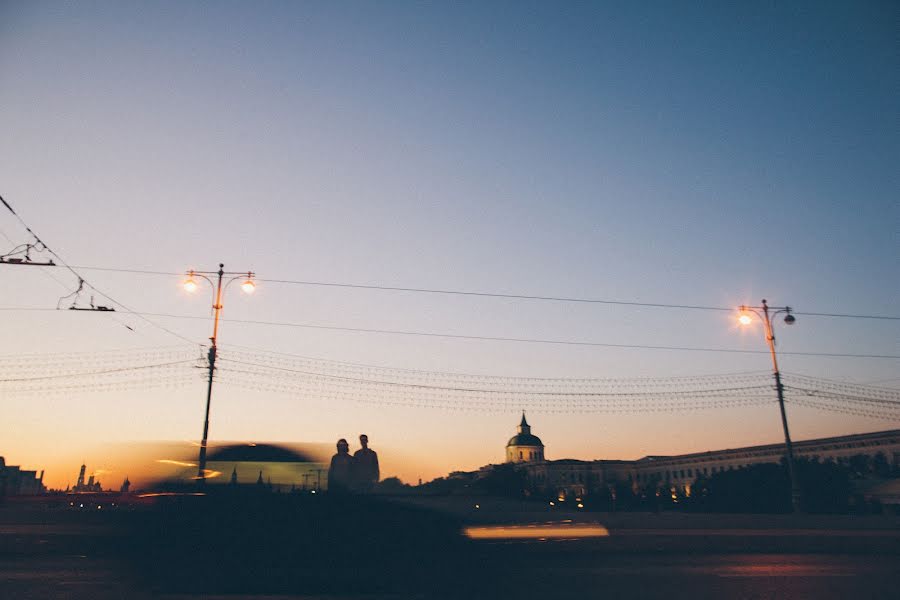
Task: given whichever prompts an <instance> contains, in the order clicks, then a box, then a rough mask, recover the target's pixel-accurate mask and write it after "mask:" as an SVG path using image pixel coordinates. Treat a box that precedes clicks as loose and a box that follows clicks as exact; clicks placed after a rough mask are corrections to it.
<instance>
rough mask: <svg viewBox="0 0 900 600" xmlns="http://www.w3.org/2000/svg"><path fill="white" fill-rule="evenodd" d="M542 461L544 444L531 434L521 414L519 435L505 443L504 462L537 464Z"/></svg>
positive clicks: (523, 415) (529, 427)
mask: <svg viewBox="0 0 900 600" xmlns="http://www.w3.org/2000/svg"><path fill="white" fill-rule="evenodd" d="M542 460H544V444H543V442H541V438H539V437H538V436H536V435H533V434H532V433H531V426H530V425H529V424H528V421H526V420H525V413H524V412H523V413H522V421H521V422H520V423H519V433H517V434H516V435H514V436H512V437H511V438H510V439H509V442H507V443H506V462H511V463H519V462H539V461H542Z"/></svg>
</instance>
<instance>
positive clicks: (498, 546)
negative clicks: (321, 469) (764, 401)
mask: <svg viewBox="0 0 900 600" xmlns="http://www.w3.org/2000/svg"><path fill="white" fill-rule="evenodd" d="M405 515H406V513H403V515H402V516H401V518H400V520H399V521H396V522H399V523H405V522H406V521H405V519H406V518H407V517H406V516H405ZM148 516H149V515H148V514H144V513H140V512H137V513H132V514H128V515H125V514H122V515H109V516H106V515H103V516H99V515H79V514H76V513H72V512H68V511H59V512H54V511H40V512H35V511H32V512H25V513H21V512H10V511H9V510H5V511H0V599H3V600H7V599H23V600H31V599H35V600H37V599H42V600H43V599H60V600H66V599H72V600H108V599H119V598H135V599H138V600H141V599H145V598H146V599H150V598H153V599H162V600H175V599H184V600H187V599H213V598H217V599H218V598H223V599H224V598H228V599H230V600H233V599H236V598H251V599H256V598H266V599H268V600H276V599H288V598H323V599H324V598H329V599H336V598H347V599H351V598H352V599H364V598H369V599H380V598H498V599H506V598H513V599H517V598H535V599H541V600H550V599H557V598H604V599H606V598H651V599H653V598H660V599H662V598H665V599H667V600H671V599H673V598H690V599H692V600H697V599H706V598H710V599H711V598H716V599H719V598H726V599H731V598H734V599H755V598H778V599H782V598H783V599H789V598H814V599H831V598H834V599H838V598H853V599H854V600H861V599H866V598H886V599H887V598H891V599H895V598H900V527H897V522H896V520H891V519H889V518H885V519H884V520H878V519H868V520H860V519H857V520H853V518H849V517H835V518H834V519H833V520H827V519H826V520H823V519H818V520H813V519H807V520H805V521H804V520H802V519H801V520H795V521H792V523H793V526H791V527H786V526H784V525H785V523H778V527H774V526H772V524H771V523H767V522H765V520H764V519H763V520H761V521H760V522H761V523H762V524H761V525H757V526H754V523H756V521H757V520H755V519H753V518H747V517H742V518H735V519H727V520H728V521H729V522H733V523H736V524H737V526H732V527H722V526H721V517H714V516H710V517H709V518H705V517H702V516H701V517H696V518H692V519H689V520H684V519H683V518H682V517H679V516H675V515H673V516H671V517H668V516H663V517H659V516H656V517H646V518H641V517H640V516H639V515H638V516H634V517H632V516H627V517H618V516H615V515H611V516H608V517H609V519H607V520H606V523H607V524H608V523H609V522H612V523H613V526H610V527H609V528H608V530H607V529H606V528H605V526H604V527H601V526H600V523H604V517H603V515H599V514H598V515H592V516H591V517H592V518H595V519H596V522H597V524H596V526H597V527H599V528H600V529H601V530H603V531H604V534H603V537H596V538H590V539H568V538H565V537H563V538H562V539H552V540H542V539H539V538H535V539H526V540H522V539H518V540H506V539H490V540H476V541H465V540H462V542H461V545H459V546H454V547H453V549H452V550H447V549H445V548H443V547H442V544H446V543H447V541H448V540H447V538H445V537H441V534H440V533H439V532H438V533H435V532H432V533H423V532H424V531H425V530H423V529H421V528H418V529H414V531H413V532H412V535H415V536H420V537H423V540H422V541H423V543H422V545H420V546H418V547H417V548H416V549H414V552H412V553H409V552H407V553H402V552H401V553H396V552H395V553H394V554H391V552H392V550H390V544H387V543H385V544H384V547H381V546H382V543H381V540H384V539H385V538H384V535H383V533H380V534H379V536H374V537H369V538H364V539H361V540H360V545H362V546H365V548H364V550H363V551H362V552H360V549H359V548H358V547H357V548H353V547H351V546H352V544H351V545H345V544H344V543H343V542H342V543H341V544H340V545H338V547H337V549H336V552H334V549H332V551H333V552H332V553H331V554H328V553H327V551H326V554H327V558H325V559H321V556H317V555H313V554H311V553H309V544H307V546H306V550H305V551H306V552H307V554H306V555H305V556H306V557H307V558H306V559H304V558H303V555H302V554H294V552H295V547H294V546H293V545H291V544H288V545H282V546H281V547H279V549H278V550H277V554H276V553H274V552H273V553H271V554H267V548H266V545H265V544H266V541H265V540H267V539H269V538H268V534H265V533H263V535H261V537H258V538H254V539H250V537H252V536H249V535H247V534H246V533H241V532H242V531H245V530H240V531H238V532H237V534H236V537H234V538H233V539H232V540H231V542H229V541H228V538H222V539H220V540H219V542H218V543H213V544H210V545H205V544H203V543H199V544H198V543H197V542H198V539H199V538H196V537H194V538H192V537H191V534H192V532H190V531H186V530H184V529H173V530H172V531H166V532H163V533H164V535H163V537H162V539H164V540H167V542H166V543H167V544H168V540H171V546H172V548H171V552H170V551H169V548H168V546H167V547H166V548H164V551H163V552H162V553H158V552H157V553H152V554H141V553H140V552H138V553H137V554H135V553H134V552H133V549H134V548H135V547H138V546H139V542H140V540H136V539H134V537H133V536H134V531H135V530H134V529H128V527H126V526H125V524H127V523H132V522H134V521H135V519H137V520H139V521H145V520H146V519H147V518H148ZM413 518H415V517H413ZM717 519H718V520H717ZM742 519H743V520H742ZM617 520H618V521H617ZM218 522H219V520H218V519H217V520H216V523H218ZM222 522H223V523H225V522H226V521H225V520H222ZM396 522H395V523H396ZM585 523H587V521H582V522H581V523H567V522H566V521H565V520H562V521H560V524H561V525H562V526H563V527H565V526H573V525H578V526H579V527H581V528H582V529H583V526H584V524H585ZM686 524H687V525H689V526H686ZM307 525H308V523H304V524H303V526H304V528H305V527H307ZM640 525H643V526H640ZM648 525H653V527H648ZM394 527H396V525H394ZM537 527H538V529H539V528H540V527H541V525H538V526H537ZM606 531H608V534H609V535H608V536H607V535H606V533H605V532H606ZM275 533H276V532H273V535H274V534H275ZM405 533H406V535H409V534H410V532H409V531H407V532H405ZM293 535H294V534H293V533H291V534H290V536H289V539H291V540H293V539H294V537H292V536H293ZM328 535H329V536H330V534H328ZM354 535H355V534H354ZM455 535H456V534H454V536H455ZM457 537H459V536H457ZM205 539H206V538H205V537H204V538H203V540H205ZM353 539H354V540H355V538H353ZM223 540H224V541H223ZM260 540H262V545H257V546H253V545H252V544H253V543H257V544H259V543H260ZM229 543H231V544H232V545H231V546H229V545H227V544H229ZM223 544H224V545H223ZM248 544H249V545H248ZM452 545H453V543H452V542H451V546H452ZM248 548H250V550H247V549H248ZM236 549H237V553H240V552H241V551H247V552H248V553H247V555H246V557H244V556H241V557H240V559H239V560H238V561H237V562H231V563H229V562H228V561H229V560H233V558H234V556H233V555H234V554H235V553H236ZM303 551H304V550H303V549H302V548H300V547H299V546H298V547H297V552H303ZM195 552H199V553H201V554H204V555H205V556H206V557H207V559H211V560H207V562H206V563H205V564H199V566H198V567H197V569H196V570H195V569H194V568H193V564H194V563H193V561H192V556H193V553H195ZM250 552H254V553H256V556H252V555H251V554H250ZM260 552H261V553H262V556H259V554H260ZM354 552H355V554H354ZM345 555H346V556H348V557H349V558H347V559H345V558H344V556H345ZM147 556H152V558H145V557H147ZM353 556H355V557H356V558H355V559H354V558H353ZM360 556H362V557H371V561H369V560H368V559H367V558H363V559H362V560H360V558H359V557H360ZM385 556H387V557H385ZM135 557H139V560H138V561H137V562H138V565H137V568H136V564H135V563H136V561H135ZM270 557H271V558H272V559H273V560H272V561H271V562H270V560H269V558H270ZM245 558H246V560H245ZM146 560H152V561H154V564H153V565H147V564H141V561H146ZM441 562H446V564H445V565H443V567H444V568H442V565H441V564H440V563H441ZM220 565H227V566H224V567H222V566H220ZM233 565H237V568H238V569H241V568H243V566H244V565H250V566H249V567H247V569H246V574H249V576H250V578H251V579H250V581H249V583H247V578H246V574H245V575H244V576H243V577H244V578H243V579H238V580H236V581H239V582H241V585H243V586H244V587H243V589H234V588H233V587H229V585H224V586H223V585H222V584H221V582H222V580H223V577H227V576H228V575H229V571H230V570H232V569H233V568H234V567H233ZM151 566H152V568H149V569H146V570H142V568H141V567H151ZM367 569H369V572H367ZM170 571H172V572H178V573H182V574H183V573H187V574H188V577H189V578H190V581H189V583H190V584H196V585H193V586H191V585H189V586H188V587H193V589H185V585H184V581H185V580H184V579H183V575H180V576H179V577H182V578H181V579H179V578H178V577H174V576H173V577H172V579H171V580H166V578H167V575H166V574H167V573H168V572H170ZM376 571H377V578H376V577H372V580H373V581H375V580H376V579H378V581H379V582H380V583H379V584H378V585H375V586H372V589H374V590H377V591H370V588H368V587H367V586H365V585H362V586H360V585H358V582H359V581H363V582H365V581H368V578H369V577H370V575H375V573H376ZM148 572H149V573H150V574H151V575H150V576H149V577H148ZM323 572H324V573H325V574H324V575H323ZM432 573H434V576H433V577H432V575H431V574H432ZM161 574H162V577H160V575H161ZM423 574H424V576H423ZM317 578H318V579H317ZM316 581H318V582H319V583H313V584H310V585H307V583H308V582H316ZM322 581H324V582H325V585H324V586H323V585H322V583H321V582H322ZM330 581H334V582H336V583H337V584H338V585H336V586H335V588H334V589H332V588H331V587H330V586H329V585H328V582H330ZM348 581H350V582H357V583H354V584H352V585H350V586H349V587H348V585H346V583H347V582H348ZM385 582H387V583H385Z"/></svg>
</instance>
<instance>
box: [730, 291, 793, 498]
mask: <svg viewBox="0 0 900 600" xmlns="http://www.w3.org/2000/svg"><path fill="white" fill-rule="evenodd" d="M770 310H771V311H772V313H771V315H770V314H769V311H770ZM751 314H754V315H756V316H757V317H759V319H760V320H761V321H762V323H763V326H764V327H765V335H766V343H767V344H768V345H769V353H770V354H771V355H772V372H773V374H774V376H775V390H776V392H777V393H778V408H779V409H781V426H782V427H783V428H784V445H785V454H786V459H787V470H788V477H790V480H791V507H792V508H793V510H794V512H800V485H799V484H798V482H797V474H796V472H795V470H794V445H793V444H792V443H791V433H790V431H789V430H788V422H787V413H786V412H785V410H784V385H782V383H781V371H779V370H778V356H777V355H776V354H775V330H774V329H773V325H772V318H774V317H775V316H777V315H779V314H784V323H785V325H793V324H794V322H795V321H796V320H797V319H796V318H795V317H794V315H792V314H791V307H790V306H772V307H770V306H769V305H768V304H767V303H766V301H765V299H763V301H762V306H741V307H740V316H738V322H740V324H741V325H751V324H752V323H753V317H752V316H750V315H751Z"/></svg>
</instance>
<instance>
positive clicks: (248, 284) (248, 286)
mask: <svg viewBox="0 0 900 600" xmlns="http://www.w3.org/2000/svg"><path fill="white" fill-rule="evenodd" d="M241 289H242V290H244V293H245V294H252V293H253V292H255V291H256V284H255V283H253V280H252V279H248V280H247V281H245V282H244V283H242V284H241Z"/></svg>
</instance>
